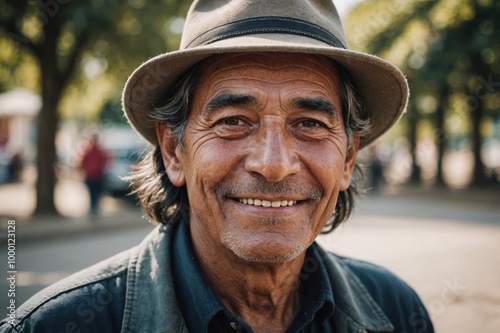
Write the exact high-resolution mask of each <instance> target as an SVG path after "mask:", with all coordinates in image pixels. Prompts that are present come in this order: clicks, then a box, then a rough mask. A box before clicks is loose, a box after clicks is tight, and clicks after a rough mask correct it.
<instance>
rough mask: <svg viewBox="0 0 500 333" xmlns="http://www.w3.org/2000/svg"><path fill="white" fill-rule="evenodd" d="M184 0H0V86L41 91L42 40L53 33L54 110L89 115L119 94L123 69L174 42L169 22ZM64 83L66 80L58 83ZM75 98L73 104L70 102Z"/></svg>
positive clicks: (181, 11) (125, 73) (127, 70)
mask: <svg viewBox="0 0 500 333" xmlns="http://www.w3.org/2000/svg"><path fill="white" fill-rule="evenodd" d="M189 4H190V1H186V0H154V1H148V2H147V3H146V1H145V0H91V1H76V0H43V1H18V0H6V1H3V2H2V3H0V47H1V49H2V53H1V55H0V91H2V90H7V89H12V88H14V87H17V86H24V87H27V88H30V89H33V90H35V91H40V88H41V87H40V75H41V66H42V65H43V64H44V61H43V60H42V59H41V58H42V57H43V56H44V55H43V52H42V46H43V45H44V44H46V43H47V42H49V40H50V39H51V38H53V39H54V45H52V46H51V47H52V48H54V49H55V51H56V52H55V58H56V59H55V61H56V65H57V69H58V72H59V73H60V75H61V78H59V79H60V80H61V79H63V80H64V79H65V77H66V76H67V84H66V85H65V88H66V89H65V94H64V95H63V96H62V103H61V104H60V111H61V112H62V115H64V116H66V117H72V116H73V115H77V116H78V117H81V116H83V117H84V118H88V117H89V116H90V118H95V117H97V114H98V113H99V111H100V108H101V107H102V106H103V103H104V101H106V100H109V99H114V100H116V101H118V100H119V97H120V92H121V89H122V87H123V83H124V82H125V80H126V78H127V76H128V75H129V74H130V73H131V72H132V71H133V69H134V68H136V67H137V66H138V65H139V64H140V63H142V62H143V61H144V60H146V59H148V58H150V57H153V56H155V55H157V54H159V53H163V52H167V51H169V50H171V49H173V48H176V47H177V46H178V43H179V40H180V36H179V34H178V33H172V32H171V30H170V25H169V24H170V22H171V21H172V19H173V18H177V17H182V16H184V15H185V13H186V11H187V8H188V6H189ZM63 83H65V82H63ZM75 105H78V107H77V108H75Z"/></svg>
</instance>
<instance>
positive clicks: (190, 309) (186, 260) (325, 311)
mask: <svg viewBox="0 0 500 333" xmlns="http://www.w3.org/2000/svg"><path fill="white" fill-rule="evenodd" d="M172 246H173V248H172V270H173V278H174V285H175V289H176V293H177V299H178V302H179V305H180V308H181V311H182V314H183V316H184V318H185V321H186V324H187V326H188V328H189V331H190V332H200V333H202V332H203V333H204V332H207V333H212V332H214V333H215V332H217V333H219V332H230V333H234V332H245V333H250V332H253V331H252V329H251V328H250V326H249V325H248V324H247V323H246V322H245V321H244V320H243V319H242V318H240V317H238V316H236V315H235V314H233V313H231V312H230V311H229V310H228V309H227V308H226V307H225V306H224V305H223V304H222V302H221V301H220V299H219V298H218V297H217V295H216V294H215V293H214V292H213V290H212V289H211V288H210V286H209V285H208V284H207V281H206V280H205V278H204V276H203V274H202V272H201V268H200V265H199V263H198V261H197V259H196V257H195V255H194V250H193V246H192V242H191V237H190V233H189V226H188V224H187V223H184V222H182V223H180V225H179V227H178V228H177V231H175V235H174V237H173V243H172ZM316 247H317V245H316V243H314V244H313V245H312V246H311V247H310V248H309V249H308V250H307V252H306V259H305V261H304V265H303V267H302V272H301V274H300V276H299V278H298V281H297V287H300V288H301V299H302V306H301V309H300V311H299V312H298V314H297V316H296V317H295V319H294V321H293V322H292V325H291V326H290V328H289V329H288V330H287V332H288V333H296V332H304V333H306V332H311V333H314V332H333V327H332V326H331V324H330V322H331V321H328V319H329V318H330V317H331V316H332V314H333V310H334V304H335V303H334V299H333V292H332V288H331V283H330V282H329V278H328V274H327V272H326V269H325V266H324V264H323V261H322V260H321V258H320V257H319V254H318V253H317V249H316Z"/></svg>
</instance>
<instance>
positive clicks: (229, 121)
mask: <svg viewBox="0 0 500 333" xmlns="http://www.w3.org/2000/svg"><path fill="white" fill-rule="evenodd" d="M221 123H223V124H224V125H229V126H238V125H242V123H243V122H242V121H241V119H239V118H236V117H232V118H226V119H223V120H222V121H221Z"/></svg>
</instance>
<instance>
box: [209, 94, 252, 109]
mask: <svg viewBox="0 0 500 333" xmlns="http://www.w3.org/2000/svg"><path fill="white" fill-rule="evenodd" d="M257 104H258V100H257V98H256V97H255V96H251V95H242V94H232V93H220V94H218V95H216V96H215V97H214V98H212V99H211V100H210V102H208V104H207V106H206V107H205V110H204V112H207V113H212V112H213V111H216V110H220V109H223V108H227V107H231V106H250V105H257Z"/></svg>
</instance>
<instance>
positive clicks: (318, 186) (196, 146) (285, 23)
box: [0, 0, 433, 333]
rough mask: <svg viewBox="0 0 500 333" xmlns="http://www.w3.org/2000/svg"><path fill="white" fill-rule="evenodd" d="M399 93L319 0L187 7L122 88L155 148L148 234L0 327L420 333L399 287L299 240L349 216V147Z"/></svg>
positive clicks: (402, 86) (384, 116)
mask: <svg viewBox="0 0 500 333" xmlns="http://www.w3.org/2000/svg"><path fill="white" fill-rule="evenodd" d="M407 94H408V90H407V84H406V81H405V79H404V77H403V75H402V74H401V73H400V72H399V70H397V69H396V68H395V67H393V66H392V65H390V64H388V63H387V62H385V61H383V60H381V59H379V58H376V57H374V56H370V55H367V54H363V53H358V52H354V51H351V50H348V49H347V48H346V42H345V38H344V34H343V31H342V27H341V23H340V20H339V18H338V14H337V11H336V10H335V7H334V5H333V3H331V2H330V1H327V0H325V1H320V0H287V1H284V0H280V1H278V0H268V1H251V0H234V1H227V0H210V1H209V0H199V1H196V2H195V3H194V4H193V5H192V7H191V10H190V12H189V14H188V18H187V21H186V26H185V31H184V35H183V41H182V45H181V50H180V51H176V52H171V53H167V54H163V55H159V56H157V57H155V58H153V59H151V60H150V61H148V62H146V63H144V64H143V65H142V66H140V67H139V68H138V69H137V70H136V71H135V72H134V73H133V74H132V76H131V77H130V79H129V81H128V83H127V86H126V88H125V90H124V95H123V103H124V109H125V112H126V115H127V117H128V119H129V121H130V123H131V124H132V126H133V127H134V128H135V129H136V130H137V131H138V132H139V133H140V134H142V135H143V136H144V137H145V138H146V139H147V140H149V141H150V143H151V144H152V145H153V146H154V150H152V152H151V154H150V155H149V156H147V157H146V158H145V159H144V160H143V161H142V163H141V164H140V165H139V166H138V168H137V170H135V172H134V174H133V175H132V177H131V181H132V184H133V186H134V187H135V189H136V190H135V191H136V193H137V195H138V197H139V200H140V203H141V205H142V207H143V210H144V211H145V213H146V215H148V216H149V217H150V219H151V220H153V221H155V222H157V223H159V226H158V227H157V228H156V229H155V230H154V231H153V232H152V233H151V234H150V235H149V236H148V237H147V238H146V239H145V240H144V241H143V242H142V243H141V245H139V246H138V247H136V248H133V249H131V250H129V251H126V252H124V253H122V254H120V255H118V256H116V257H113V258H111V259H109V260H107V261H104V262H103V263H100V264H98V265H96V266H94V267H92V268H90V269H87V270H85V271H83V272H80V273H77V274H76V275H74V276H73V277H70V278H68V279H66V280H64V281H62V282H59V283H58V284H56V285H54V286H52V287H50V288H49V289H47V290H45V291H43V292H42V293H41V294H39V295H38V296H36V297H34V298H33V299H32V300H30V301H29V302H28V303H27V304H25V305H24V306H23V307H22V308H21V309H19V312H18V316H17V318H15V320H11V321H10V324H11V325H9V326H7V324H4V326H2V329H1V330H0V331H2V332H4V331H9V332H11V331H12V332H14V331H17V332H195V333H200V332H338V333H340V332H398V333H402V332H433V328H432V324H431V321H430V319H429V317H428V315H427V312H426V310H425V308H424V306H423V305H422V303H421V302H420V300H419V299H418V297H417V296H416V294H415V293H414V292H413V291H412V290H411V289H410V288H409V287H408V286H407V285H406V284H405V283H404V282H402V281H401V280H399V279H398V278H396V277H395V276H394V275H392V274H391V273H389V272H387V271H386V270H384V269H382V268H380V267H377V266H374V265H371V264H368V263H364V262H360V261H356V260H352V259H347V258H343V257H339V256H336V255H334V254H332V253H327V252H325V251H324V250H323V249H322V248H321V247H320V246H318V245H317V244H316V243H315V242H314V241H315V238H316V237H317V236H318V235H319V234H320V233H321V232H322V231H323V232H328V231H332V230H334V229H335V227H336V226H338V225H339V224H340V223H341V222H342V221H344V220H346V219H347V218H348V216H349V214H350V212H351V211H352V209H353V207H354V203H355V197H356V194H357V190H358V189H357V184H356V177H357V166H356V154H357V152H358V149H359V148H362V147H365V146H366V145H368V144H369V143H370V142H372V141H373V140H375V138H377V137H378V136H380V135H381V134H382V133H383V132H385V131H386V130H387V129H388V128H389V127H390V126H392V124H394V123H395V122H396V121H397V119H398V118H399V116H400V114H401V113H402V112H403V110H404V108H405V105H406V101H407ZM7 322H9V321H8V320H7ZM7 327H9V328H7Z"/></svg>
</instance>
